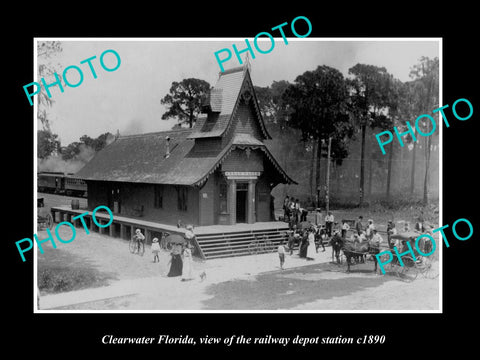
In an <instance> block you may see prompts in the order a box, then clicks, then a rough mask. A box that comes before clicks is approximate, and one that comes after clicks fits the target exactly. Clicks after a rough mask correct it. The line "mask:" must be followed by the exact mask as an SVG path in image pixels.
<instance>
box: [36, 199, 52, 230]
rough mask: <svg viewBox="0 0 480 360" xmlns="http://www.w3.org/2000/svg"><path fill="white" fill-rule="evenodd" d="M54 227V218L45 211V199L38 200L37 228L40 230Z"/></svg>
mask: <svg viewBox="0 0 480 360" xmlns="http://www.w3.org/2000/svg"><path fill="white" fill-rule="evenodd" d="M52 227H53V216H52V214H51V213H50V211H48V210H47V209H45V202H44V199H43V198H37V228H38V230H43V229H47V228H48V229H51V228H52Z"/></svg>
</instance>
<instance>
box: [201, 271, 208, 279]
mask: <svg viewBox="0 0 480 360" xmlns="http://www.w3.org/2000/svg"><path fill="white" fill-rule="evenodd" d="M206 278H207V273H206V272H205V270H204V271H202V272H201V273H200V281H203V280H205V279H206Z"/></svg>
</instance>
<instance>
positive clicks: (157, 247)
mask: <svg viewBox="0 0 480 360" xmlns="http://www.w3.org/2000/svg"><path fill="white" fill-rule="evenodd" d="M159 252H160V244H159V243H158V239H157V238H153V240H152V253H153V262H154V263H156V262H160V258H159V257H158V253H159Z"/></svg>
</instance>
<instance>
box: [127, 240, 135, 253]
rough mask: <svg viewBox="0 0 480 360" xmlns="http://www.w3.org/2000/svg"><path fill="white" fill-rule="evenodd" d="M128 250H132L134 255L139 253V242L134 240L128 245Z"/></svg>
mask: <svg viewBox="0 0 480 360" xmlns="http://www.w3.org/2000/svg"><path fill="white" fill-rule="evenodd" d="M128 248H129V249H130V252H131V253H132V254H135V251H137V241H136V240H134V239H131V240H130V242H129V244H128Z"/></svg>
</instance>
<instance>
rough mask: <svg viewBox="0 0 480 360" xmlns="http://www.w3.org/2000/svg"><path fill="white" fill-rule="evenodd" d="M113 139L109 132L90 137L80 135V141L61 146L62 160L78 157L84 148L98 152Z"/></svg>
mask: <svg viewBox="0 0 480 360" xmlns="http://www.w3.org/2000/svg"><path fill="white" fill-rule="evenodd" d="M114 139H115V136H114V135H113V134H111V133H110V132H106V133H104V134H101V135H99V136H98V137H96V138H91V137H90V136H88V135H83V136H81V137H80V139H79V140H80V141H74V142H72V143H70V144H68V145H67V146H65V147H62V148H61V154H62V159H63V160H71V159H76V158H78V157H79V156H80V155H81V154H82V153H83V152H84V151H85V149H87V148H88V149H91V150H92V151H93V152H98V151H100V150H102V149H103V148H104V147H105V146H107V145H108V144H109V143H110V142H112V141H113V140H114Z"/></svg>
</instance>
